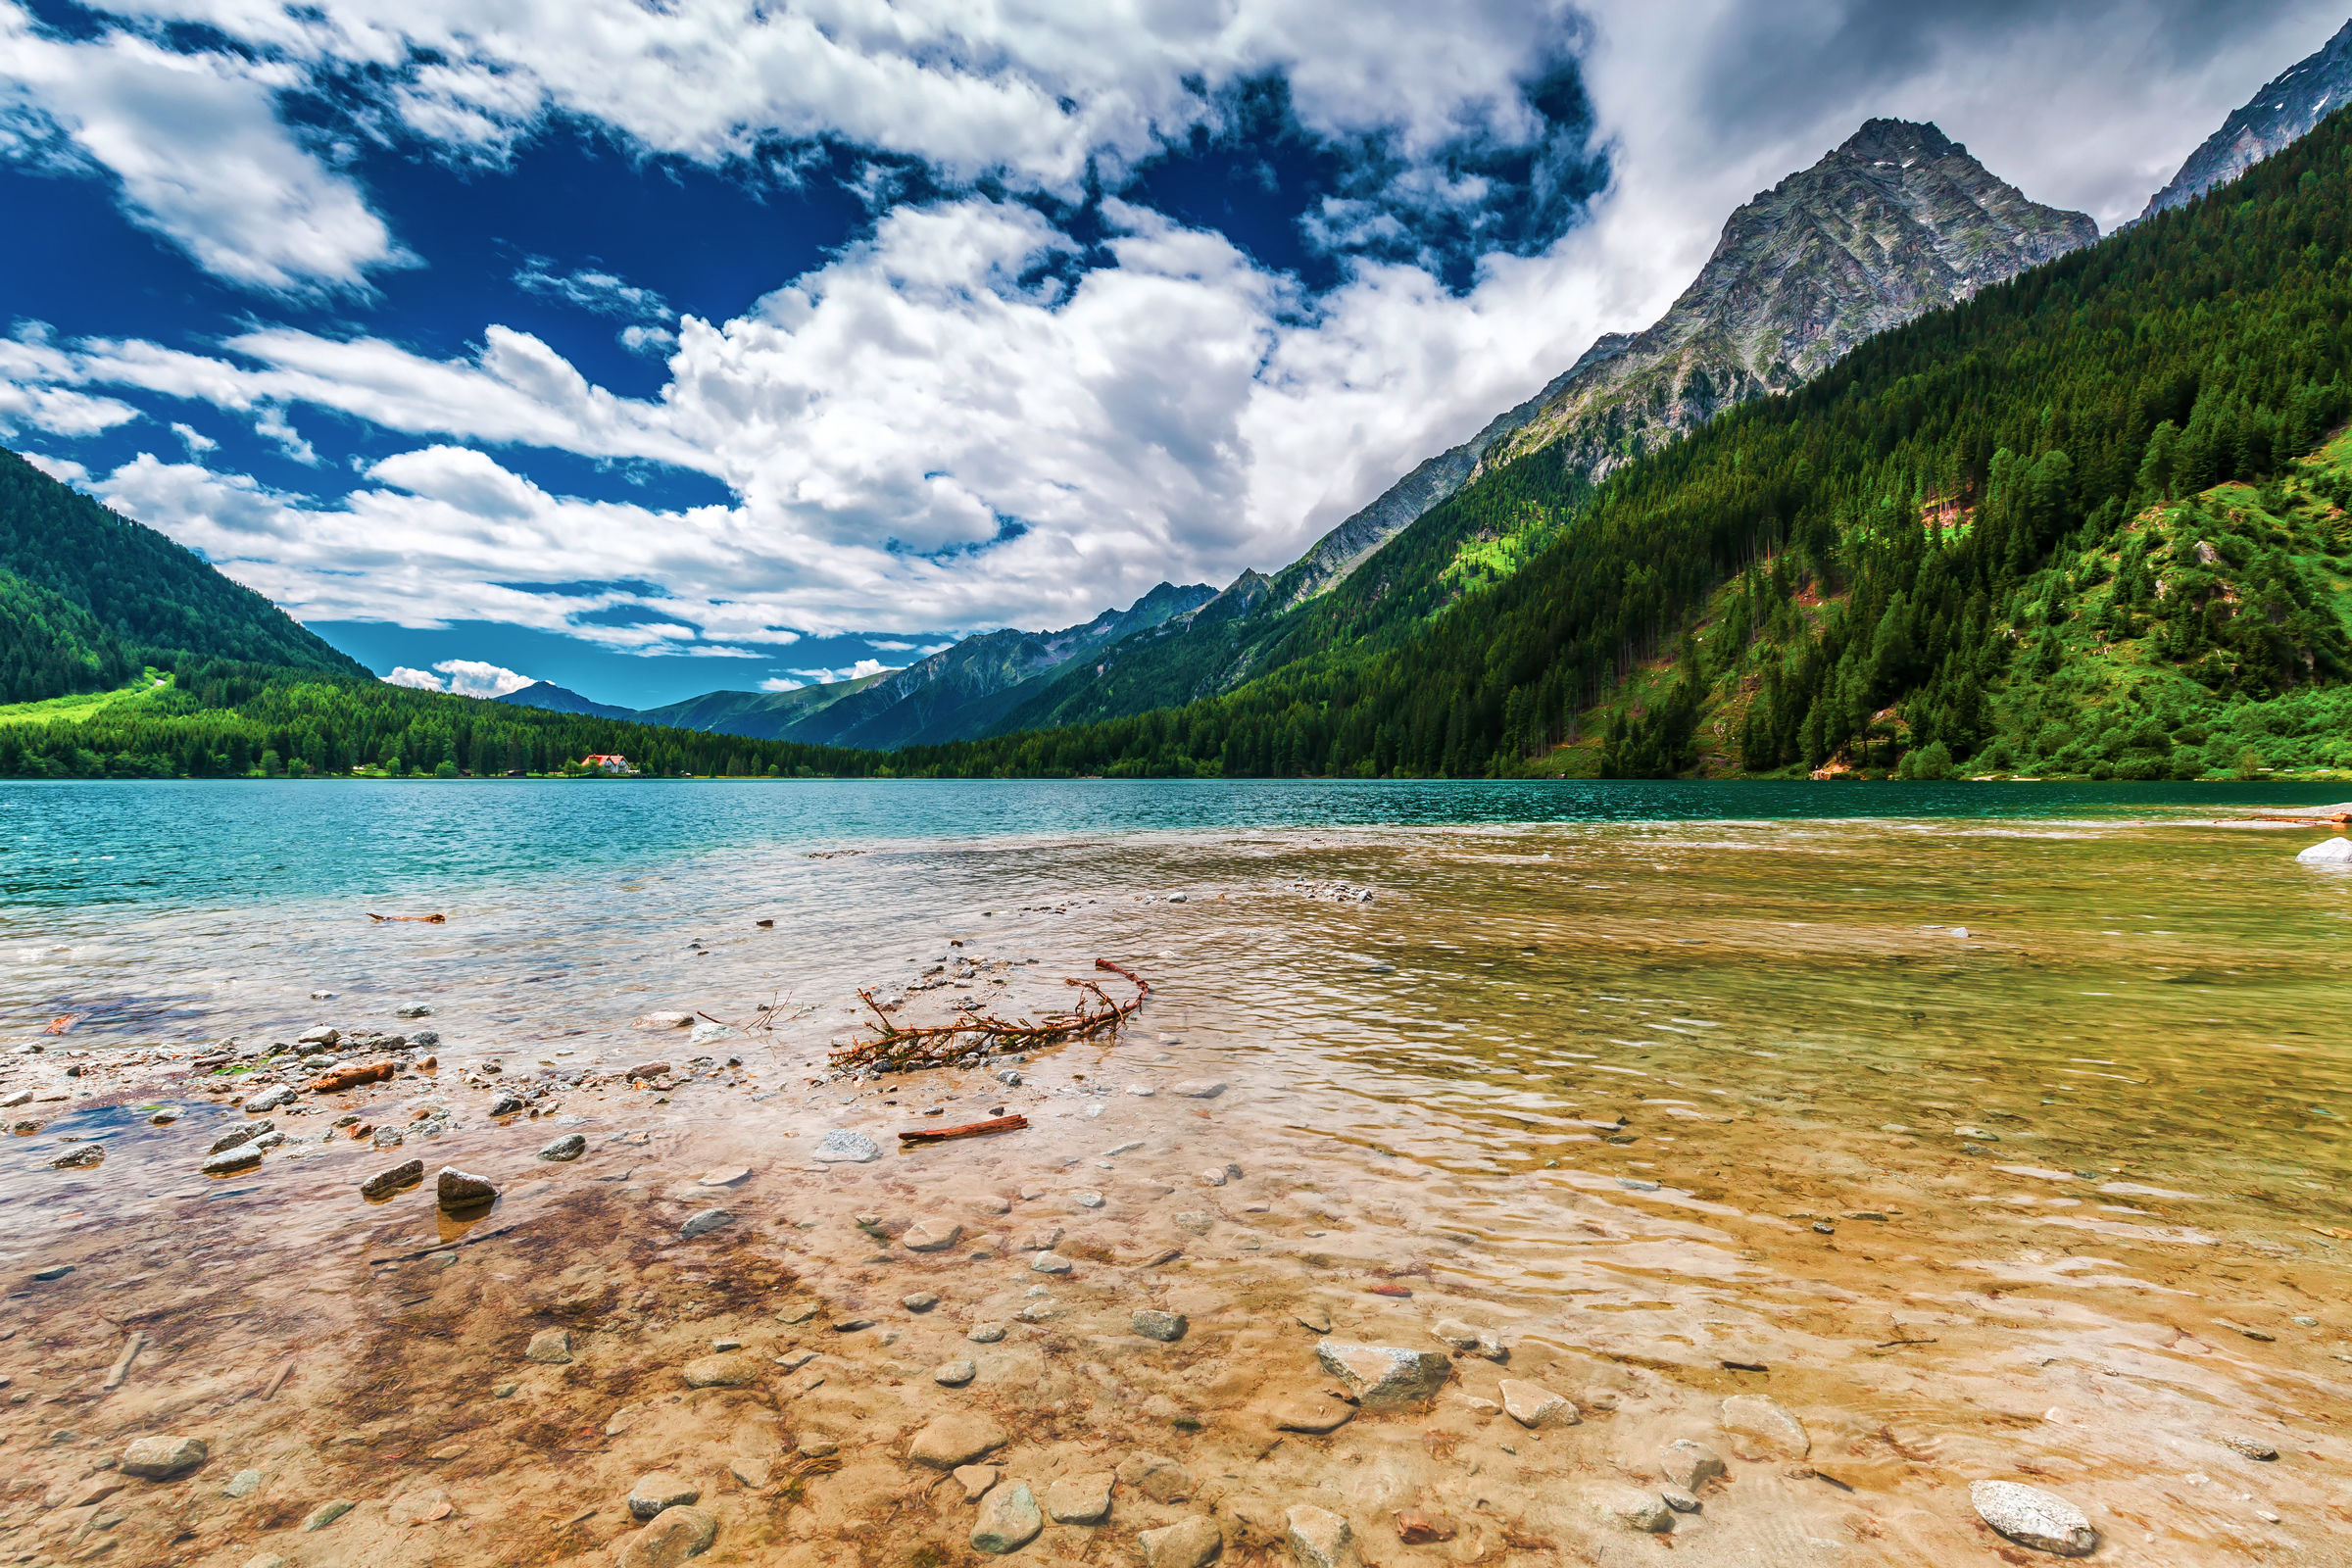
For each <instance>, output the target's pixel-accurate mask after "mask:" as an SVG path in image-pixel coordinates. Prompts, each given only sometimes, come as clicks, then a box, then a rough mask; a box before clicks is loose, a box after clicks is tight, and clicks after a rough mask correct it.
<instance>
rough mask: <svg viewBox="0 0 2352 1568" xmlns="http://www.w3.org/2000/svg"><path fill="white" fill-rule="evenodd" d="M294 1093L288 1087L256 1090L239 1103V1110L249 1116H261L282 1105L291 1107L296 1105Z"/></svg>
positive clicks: (276, 1085)
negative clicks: (293, 1104)
mask: <svg viewBox="0 0 2352 1568" xmlns="http://www.w3.org/2000/svg"><path fill="white" fill-rule="evenodd" d="M294 1100H295V1095H294V1091H293V1090H292V1089H291V1088H289V1087H288V1086H287V1085H285V1084H271V1085H270V1087H269V1088H267V1089H261V1090H256V1091H255V1092H254V1093H253V1094H251V1095H248V1096H247V1097H246V1098H245V1099H244V1100H243V1101H241V1102H240V1103H238V1105H237V1108H238V1109H239V1110H241V1111H243V1112H245V1114H247V1115H248V1116H261V1115H266V1114H268V1113H269V1112H270V1111H272V1110H275V1109H277V1107H278V1106H280V1105H291V1104H292V1103H294Z"/></svg>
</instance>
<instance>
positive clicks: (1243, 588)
mask: <svg viewBox="0 0 2352 1568" xmlns="http://www.w3.org/2000/svg"><path fill="white" fill-rule="evenodd" d="M2097 238H2098V225H2097V224H2096V223H2095V222H2093V221H2091V219H2090V218H2089V217H2087V216H2086V215H2084V214H2081V213H2069V212H2062V211H2059V210H2058V209H2055V208H2050V207H2045V206H2042V205H2040V204H2038V203H2035V202H2033V201H2030V200H2028V199H2027V198H2026V197H2025V196H2024V195H2023V194H2022V193H2021V192H2019V191H2018V190H2017V189H2016V187H2014V186H2012V185H2009V184H2007V183H2005V182H2004V181H2002V180H2000V179H1998V178H1996V177H1995V176H1994V175H1993V174H1991V173H1990V172H1987V171H1986V170H1985V167H1984V166H1983V165H1982V164H1980V163H1979V162H1977V160H1976V159H1975V158H1973V157H1971V156H1970V155H1969V152H1968V150H1967V148H1965V147H1964V146H1962V145H1960V144H1959V143H1957V142H1954V141H1952V140H1951V139H1950V138H1949V137H1947V136H1946V135H1944V133H1943V132H1942V131H1941V130H1939V129H1937V128H1936V126H1935V125H1932V124H1915V123H1908V122H1903V121H1892V120H1874V121H1870V122H1868V123H1865V124H1864V125H1863V126H1862V127H1861V128H1860V129H1859V130H1858V131H1856V132H1855V134H1854V135H1853V136H1851V137H1849V138H1848V139H1847V140H1846V141H1845V142H1844V143H1843V144H1842V145H1841V146H1839V147H1838V148H1837V149H1836V150H1834V151H1833V152H1831V153H1830V154H1828V155H1827V156H1826V157H1824V158H1823V159H1821V160H1820V161H1819V162H1818V163H1816V164H1815V165H1813V166H1812V167H1811V168H1810V169H1807V170H1804V171H1802V172H1798V173H1795V174H1791V175H1790V176H1789V177H1788V178H1786V179H1784V180H1782V181H1781V182H1780V183H1779V184H1777V185H1775V186H1773V187H1772V189H1770V190H1768V191H1764V192H1762V193H1760V194H1759V195H1757V196H1756V197H1754V198H1753V199H1751V200H1750V201H1748V202H1747V203H1745V204H1744V205H1742V206H1741V207H1740V209H1739V210H1738V211H1737V212H1735V213H1734V214H1733V215H1732V216H1731V218H1730V219H1729V220H1728V221H1726V222H1725V224H1724V228H1723V233H1722V235H1721V237H1720V239H1719V240H1718V242H1717V244H1716V247H1715V250H1714V252H1713V254H1712V255H1711V256H1710V257H1709V258H1708V260H1707V263H1706V265H1705V267H1703V268H1702V269H1701V270H1700V272H1699V275H1698V276H1697V278H1696V279H1694V280H1693V281H1692V283H1691V286H1690V287H1689V288H1688V289H1686V290H1685V291H1684V293H1683V295H1682V296H1681V298H1680V299H1678V300H1677V301H1676V302H1675V305H1674V307H1673V308H1672V309H1671V310H1669V311H1668V312H1667V314H1666V315H1665V316H1664V317H1662V318H1661V319H1659V320H1658V321H1657V322H1656V323H1655V324H1653V325H1652V326H1650V327H1649V328H1648V329H1647V330H1646V331H1643V332H1642V333H1639V334H1636V335H1632V336H1623V335H1611V336H1608V337H1604V338H1602V339H1600V340H1599V341H1598V342H1596V343H1594V344H1593V346H1592V348H1590V349H1588V350H1587V351H1586V353H1585V354H1583V355H1582V356H1580V357H1579V359H1578V361H1577V363H1576V364H1575V365H1574V366H1573V367H1571V368H1570V369H1569V370H1568V371H1566V372H1565V373H1564V374H1562V375H1561V376H1559V377H1557V378H1555V379H1554V380H1553V381H1552V382H1551V383H1550V384H1549V385H1548V386H1546V387H1545V388H1544V391H1543V392H1542V393H1540V394H1538V395H1537V397H1536V398H1534V399H1531V400H1530V401H1529V402H1528V403H1526V404H1522V405H1520V406H1519V407H1518V408H1516V409H1513V410H1511V411H1510V412H1509V413H1507V414H1505V415H1503V416H1501V417H1499V418H1497V419H1496V420H1495V421H1494V423H1492V424H1490V425H1489V426H1488V427H1487V428H1486V429H1485V430H1483V431H1481V432H1480V434H1479V435H1478V436H1477V437H1475V438H1473V440H1472V441H1471V442H1468V443H1465V444H1464V445H1462V446H1460V447H1456V448H1454V449H1452V450H1451V451H1449V452H1447V453H1445V454H1442V455H1440V456H1439V457H1437V458H1433V459H1431V460H1429V461H1428V462H1427V463H1424V464H1422V465H1421V466H1419V467H1417V468H1415V469H1414V471H1413V473H1412V474H1409V475H1407V477H1406V478H1405V480H1403V481H1400V482H1399V483H1398V484H1397V486H1394V487H1392V488H1391V490H1390V491H1389V492H1388V493H1387V494H1385V495H1383V496H1382V497H1381V498H1380V499H1379V500H1378V501H1376V502H1374V503H1373V504H1372V506H1370V507H1368V508H1366V509H1364V511H1362V512H1359V513H1357V514H1356V515H1354V516H1353V517H1350V518H1349V519H1348V521H1347V522H1345V523H1343V524H1341V525H1340V527H1339V528H1336V529H1334V530H1333V531H1332V532H1331V533H1329V534H1327V535H1325V536H1324V538H1323V539H1322V540H1321V541H1318V543H1317V544H1316V545H1315V547H1314V548H1313V549H1312V550H1310V551H1308V553H1307V554H1306V556H1305V557H1302V558H1301V559H1300V560H1299V562H1297V563H1294V564H1292V565H1290V566H1288V567H1285V568H1284V569H1283V570H1282V571H1281V572H1279V573H1277V574H1275V576H1274V577H1273V578H1271V579H1268V578H1267V577H1265V576H1264V575H1262V574H1260V573H1256V572H1245V573H1244V574H1243V576H1242V577H1241V578H1240V579H1239V580H1237V581H1236V582H1235V583H1234V584H1233V586H1232V587H1230V588H1228V589H1227V590H1226V591H1225V593H1224V594H1223V595H1221V596H1220V597H1219V598H1218V599H1217V600H1216V601H1214V602H1212V603H1211V604H1209V605H1208V606H1206V607H1204V608H1203V609H1202V610H1201V611H1200V612H1199V613H1197V614H1195V615H1194V616H1192V617H1190V618H1189V619H1188V620H1184V621H1171V622H1170V623H1169V624H1168V625H1166V626H1163V627H1161V628H1158V629H1156V630H1155V631H1153V632H1151V633H1147V634H1145V635H1143V636H1141V637H1137V638H1133V639H1131V640H1130V641H1129V642H1128V643H1127V644H1126V645H1124V646H1123V647H1122V648H1120V649H1119V650H1117V651H1115V652H1114V655H1113V657H1112V658H1111V659H1110V660H1108V661H1106V662H1105V666H1104V667H1103V669H1102V670H1100V671H1098V672H1097V673H1096V674H1095V675H1094V676H1093V677H1092V678H1091V679H1089V678H1087V677H1086V676H1085V675H1084V673H1083V672H1082V671H1078V670H1069V671H1065V672H1064V673H1063V674H1062V675H1061V676H1060V677H1058V678H1057V679H1055V680H1054V682H1053V683H1052V684H1051V686H1050V687H1049V688H1048V689H1046V690H1045V691H1044V692H1042V693H1040V694H1039V695H1038V696H1036V697H1033V698H1031V699H1030V700H1028V701H1027V702H1025V703H1024V704H1023V705H1022V706H1021V707H1020V708H1018V709H1017V710H1016V711H1013V712H1011V713H1010V714H1009V715H1008V717H1007V719H1006V720H1005V722H1004V723H1002V724H1000V725H999V726H998V729H999V732H1000V733H1002V732H1004V731H1005V730H1006V729H1010V728H1016V727H1032V726H1048V725H1054V724H1061V723H1073V722H1084V721H1092V720H1096V719H1101V718H1105V717H1110V716H1114V715H1117V714H1122V713H1129V712H1136V711H1142V709H1144V708H1149V707H1153V706H1158V705H1161V704H1168V703H1181V702H1185V701H1190V700H1192V699H1194V698H1198V697H1205V696H1210V695H1214V694H1215V693H1217V692H1220V691H1225V690H1230V689H1231V688H1232V687H1233V686H1235V685H1238V684H1239V683H1240V682H1241V681H1243V680H1245V679H1248V678H1250V677H1251V676H1253V675H1256V674H1260V673H1263V672H1264V670H1265V669H1267V668H1270V667H1272V662H1280V661H1281V660H1283V659H1285V658H1292V657H1299V654H1301V653H1302V652H1311V651H1313V646H1314V644H1315V642H1316V639H1317V638H1318V637H1326V638H1327V637H1328V636H1332V635H1343V634H1344V635H1347V636H1360V635H1363V634H1364V633H1365V631H1366V629H1367V627H1368V625H1370V624H1374V623H1377V622H1378V620H1379V617H1380V616H1381V614H1383V613H1388V614H1391V615H1397V614H1408V613H1422V610H1421V608H1420V607H1422V605H1423V604H1424V602H1425V601H1426V599H1427V597H1428V595H1427V593H1426V590H1427V589H1428V588H1429V587H1430V586H1431V584H1430V582H1429V581H1428V580H1427V579H1429V578H1430V576H1431V574H1432V573H1434V572H1436V571H1440V570H1443V569H1444V568H1445V567H1446V565H1447V564H1448V563H1449V561H1450V560H1451V554H1450V552H1449V551H1448V550H1446V549H1438V550H1435V551H1432V550H1430V549H1428V548H1426V546H1427V544H1428V541H1419V542H1416V543H1413V544H1412V545H1411V546H1410V548H1409V549H1408V546H1407V539H1406V536H1407V534H1408V533H1409V532H1410V531H1412V530H1413V529H1415V528H1416V527H1417V526H1420V525H1422V523H1423V519H1424V518H1429V517H1431V516H1432V514H1433V513H1435V512H1436V511H1437V509H1438V508H1440V507H1442V506H1443V505H1444V504H1445V502H1446V501H1447V500H1448V499H1450V498H1451V497H1452V496H1453V495H1454V494H1455V493H1456V492H1458V491H1459V490H1460V489H1461V488H1462V486H1463V485H1465V484H1466V483H1468V482H1470V480H1471V479H1473V478H1474V477H1475V476H1477V475H1478V474H1480V473H1484V472H1488V471H1491V470H1493V469H1494V468H1495V467H1497V466H1501V465H1503V464H1506V463H1508V462H1510V461H1512V460H1514V459H1517V458H1520V457H1524V456H1527V455H1528V454H1530V453H1533V452H1536V451H1539V450H1551V451H1553V452H1554V454H1555V455H1556V456H1558V457H1559V459H1560V460H1561V462H1562V464H1563V466H1566V467H1568V468H1571V469H1574V470H1577V471H1579V472H1581V473H1582V474H1583V476H1584V477H1586V478H1588V479H1597V478H1600V477H1604V476H1605V475H1606V474H1607V473H1608V472H1610V471H1611V470H1613V469H1614V468H1615V467H1617V466H1621V465H1622V464H1624V463H1625V462H1628V461H1630V460H1631V459H1632V458H1634V457H1636V456H1639V455H1641V454H1642V453H1645V452H1649V451H1653V450H1655V449H1656V448H1658V447H1659V446H1662V445H1664V444H1665V443H1666V442H1668V441H1670V440H1672V439H1673V438H1674V437H1676V436H1678V435H1680V434H1682V433H1683V432H1685V431H1687V430H1690V429H1692V428H1695V427H1696V426H1698V425H1699V424H1702V423H1704V422H1705V421H1706V420H1708V419H1710V418H1712V417H1714V416H1715V415H1716V414H1718V413H1720V412H1722V411H1723V410H1724V409H1727V408H1730V407H1733V406H1735V405H1736V404H1739V403H1742V402H1745V401H1747V400H1748V399H1750V398H1754V397H1758V396H1762V395H1765V394H1767V393H1772V392H1780V391H1787V390H1789V389H1790V388H1793V387H1795V386H1797V385H1800V384H1802V383H1803V382H1804V381H1806V380H1808V379H1810V378H1811V377H1813V376H1814V375H1817V374H1819V373H1820V372H1821V371H1822V370H1824V369H1827V368H1829V367H1830V366H1831V365H1834V364H1835V363H1837V362H1838V360H1840V359H1842V358H1843V357H1844V356H1845V355H1846V354H1847V353H1848V352H1850V351H1851V350H1852V349H1853V347H1854V346H1855V345H1856V344H1858V343H1861V342H1862V341H1864V340H1865V339H1867V338H1869V337H1871V336H1874V335H1875V334H1877V333H1879V332H1883V331H1885V330H1887V328H1889V327H1892V326H1896V325H1900V324H1901V323H1903V322H1905V321H1908V320H1911V319H1915V318H1917V317H1919V316H1921V315H1924V314H1926V313H1927V312H1929V311H1932V310H1936V309H1939V308H1942V307H1945V306H1949V305H1954V304H1957V303H1959V302H1961V301H1963V300H1966V299H1969V298H1971V297H1973V296H1974V295H1975V294H1976V293H1977V292H1978V291H1979V290H1981V289H1984V288H1985V287H1987V286H1989V285H1991V284H1993V283H1997V282H2001V281H2003V280H2005V279H2007V278H2010V277H2013V276H2015V275H2016V274H2018V273H2019V272H2022V271H2025V270H2027V269H2029V268H2031V267H2034V266H2038V265H2040V264H2041V263H2043V262H2047V261H2051V260H2054V259H2056V258H2057V257H2059V256H2063V255H2065V254H2066V253H2068V252H2069V251H2073V250H2076V249H2079V248H2080V247H2082V246H2083V245H2086V244H2089V243H2091V242H2092V241H2094V240H2096V239H2097ZM1416 507H1417V508H1418V510H1415V508H1416ZM1432 525H1434V524H1432ZM1400 552H1403V553H1404V554H1407V555H1410V556H1411V558H1412V559H1411V560H1410V561H1409V562H1406V561H1405V560H1403V557H1402V556H1401V555H1400V554H1399V553H1400ZM1376 562H1377V563H1379V564H1380V566H1379V568H1378V569H1376V570H1374V571H1372V573H1371V576H1372V578H1374V579H1377V580H1376V581H1374V582H1373V585H1372V586H1370V587H1366V588H1363V589H1362V591H1361V593H1360V594H1358V595H1357V597H1360V598H1363V599H1365V600H1367V601H1380V602H1383V603H1385V605H1386V606H1387V607H1388V608H1387V610H1386V611H1385V612H1384V611H1383V610H1382V609H1381V608H1380V606H1379V605H1377V604H1370V605H1368V606H1367V607H1366V608H1365V609H1363V610H1362V611H1361V612H1357V611H1354V610H1351V611H1350V612H1349V613H1347V614H1338V613H1334V614H1331V615H1329V616H1328V617H1327V618H1328V620H1329V622H1330V627H1329V629H1328V630H1322V631H1318V630H1315V629H1312V628H1308V629H1304V630H1302V629H1301V627H1300V626H1299V625H1298V624H1295V623H1294V622H1295V617H1298V616H1301V615H1305V614H1307V613H1310V611H1312V610H1313V609H1314V606H1315V601H1316V600H1317V598H1318V597H1319V596H1323V595H1328V594H1330V593H1332V592H1333V591H1334V590H1335V589H1338V588H1340V587H1341V586H1342V585H1343V584H1347V583H1348V582H1349V581H1350V578H1351V577H1352V576H1353V575H1354V574H1355V573H1358V572H1362V571H1365V570H1366V568H1367V567H1368V566H1369V565H1370V564H1373V563H1376ZM1392 568H1394V569H1392ZM1286 617H1288V618H1286ZM1269 659H1270V660H1271V661H1272V662H1269Z"/></svg>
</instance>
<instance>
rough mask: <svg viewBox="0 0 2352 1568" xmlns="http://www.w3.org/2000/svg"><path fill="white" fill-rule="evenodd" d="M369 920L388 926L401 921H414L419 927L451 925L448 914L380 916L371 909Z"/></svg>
mask: <svg viewBox="0 0 2352 1568" xmlns="http://www.w3.org/2000/svg"><path fill="white" fill-rule="evenodd" d="M368 919H370V920H378V921H382V922H384V923H386V924H390V923H392V922H394V921H399V920H414V921H416V922H417V924H418V925H447V924H449V916H448V915H446V914H378V913H376V912H375V911H374V910H373V909H370V910H368Z"/></svg>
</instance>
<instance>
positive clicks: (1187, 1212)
mask: <svg viewBox="0 0 2352 1568" xmlns="http://www.w3.org/2000/svg"><path fill="white" fill-rule="evenodd" d="M1168 1217H1169V1220H1170V1221H1171V1223H1173V1224H1174V1225H1175V1227H1176V1228H1177V1229H1178V1230H1180V1231H1185V1232H1188V1233H1190V1234H1191V1235H1194V1236H1206V1235H1207V1234H1208V1227H1209V1226H1210V1225H1211V1224H1213V1223H1215V1221H1216V1216H1215V1215H1214V1214H1210V1213H1207V1212H1205V1211H1203V1210H1201V1209H1198V1208H1184V1209H1178V1210H1177V1211H1176V1212H1175V1213H1174V1214H1171V1215H1170V1216H1168Z"/></svg>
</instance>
